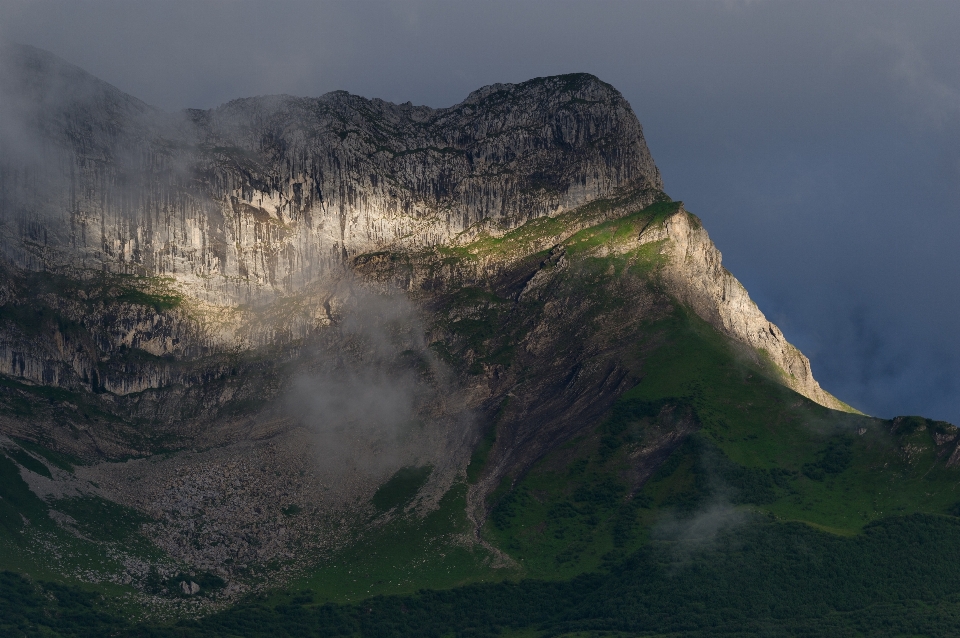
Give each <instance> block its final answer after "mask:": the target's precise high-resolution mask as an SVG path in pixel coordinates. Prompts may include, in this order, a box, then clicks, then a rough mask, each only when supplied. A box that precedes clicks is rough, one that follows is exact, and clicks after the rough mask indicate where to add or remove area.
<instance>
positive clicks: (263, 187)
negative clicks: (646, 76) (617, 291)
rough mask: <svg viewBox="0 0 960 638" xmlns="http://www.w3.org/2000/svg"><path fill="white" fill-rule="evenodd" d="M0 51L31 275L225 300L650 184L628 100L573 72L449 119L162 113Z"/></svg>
mask: <svg viewBox="0 0 960 638" xmlns="http://www.w3.org/2000/svg"><path fill="white" fill-rule="evenodd" d="M2 57H3V72H2V74H0V81H2V87H3V92H4V94H5V95H7V96H13V97H7V98H5V99H4V105H3V108H4V111H5V115H6V118H5V119H7V120H8V121H12V122H15V126H16V129H17V131H9V130H6V131H5V141H6V142H7V146H8V151H7V152H5V153H4V154H3V158H2V159H0V198H2V200H0V223H2V228H3V233H2V237H0V241H2V250H3V254H4V255H6V256H7V258H8V259H9V260H11V261H12V262H13V263H14V264H16V265H18V266H20V267H23V268H25V269H28V270H39V269H43V268H51V267H56V266H65V265H66V266H70V267H73V268H92V269H97V270H100V269H106V270H109V271H112V272H119V273H131V274H138V275H146V276H154V275H161V276H170V277H174V278H176V279H177V280H178V281H179V282H181V283H182V284H184V285H186V286H187V287H188V288H189V289H190V291H191V293H192V294H193V295H195V296H197V297H202V298H205V299H206V300H208V301H213V302H215V303H221V304H229V303H234V302H236V301H239V300H243V299H250V298H252V297H257V296H258V295H259V294H260V293H262V292H274V293H277V292H279V293H287V294H289V293H291V292H296V291H298V290H300V289H301V288H302V287H303V286H304V285H306V284H308V283H310V282H313V281H316V280H318V279H320V278H323V276H324V274H325V273H329V272H330V271H331V270H336V269H340V268H342V266H343V264H344V262H345V260H346V259H348V258H350V257H352V256H355V255H357V254H361V253H366V252H371V251H376V250H384V249H387V248H391V247H394V248H396V247H404V248H415V247H422V246H429V245H434V244H438V243H450V242H455V241H457V240H459V239H462V238H463V237H470V236H472V235H475V234H476V233H478V232H481V231H482V232H487V233H493V234H497V233H501V232H503V231H504V230H507V229H509V228H513V227H516V226H517V225H519V224H522V223H524V222H525V221H528V220H530V219H533V218H537V217H541V216H545V215H553V214H556V213H558V212H562V211H564V210H568V209H571V208H574V207H577V206H579V205H582V204H584V203H587V202H589V201H591V200H593V199H596V198H601V197H608V196H611V195H614V194H616V193H618V192H623V191H629V190H634V189H638V188H654V189H659V188H660V187H661V183H660V178H659V174H658V172H657V169H656V167H655V165H654V163H653V160H652V158H651V157H650V153H649V151H648V150H647V147H646V144H645V143H644V139H643V134H642V131H641V127H640V124H639V122H638V121H637V118H636V116H635V115H634V114H633V112H632V110H631V109H630V106H629V105H628V104H627V102H626V101H625V100H624V99H623V97H622V96H621V95H620V94H619V93H618V92H617V91H616V90H615V89H613V88H612V87H610V86H609V85H607V84H604V83H603V82H601V81H599V80H598V79H597V78H595V77H593V76H589V75H583V74H581V75H568V76H559V77H553V78H540V79H536V80H531V81H529V82H525V83H523V84H518V85H493V86H489V87H485V88H483V89H480V90H478V91H475V92H474V93H472V94H471V95H470V96H468V97H467V99H466V100H464V101H463V102H462V103H460V104H457V105H455V106H453V107H450V108H446V109H430V108H427V107H415V106H412V105H410V104H405V105H394V104H389V103H386V102H383V101H381V100H367V99H364V98H361V97H357V96H353V95H349V94H347V93H345V92H334V93H330V94H327V95H324V96H322V97H319V98H295V97H290V96H270V97H259V98H249V99H242V100H235V101H233V102H230V103H228V104H226V105H223V106H221V107H219V108H217V109H213V110H210V111H188V112H186V113H182V114H178V115H169V114H164V113H160V112H158V111H156V110H155V109H152V108H150V107H149V106H147V105H145V104H143V103H141V102H139V101H138V100H136V99H134V98H131V97H129V96H127V95H125V94H123V93H122V92H120V91H118V90H117V89H115V88H114V87H112V86H110V85H107V84H105V83H103V82H101V81H99V80H97V79H96V78H93V77H92V76H89V75H88V74H86V73H84V72H83V71H81V70H80V69H77V68H76V67H72V66H70V65H68V64H66V63H64V62H62V61H60V60H58V59H56V58H54V57H53V56H50V55H49V54H46V53H44V52H42V51H38V50H35V49H30V48H26V47H17V48H10V49H7V50H6V51H5V52H4V53H3V56H2ZM8 128H9V127H8ZM14 142H15V143H14Z"/></svg>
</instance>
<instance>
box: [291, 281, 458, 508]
mask: <svg viewBox="0 0 960 638" xmlns="http://www.w3.org/2000/svg"><path fill="white" fill-rule="evenodd" d="M340 290H341V291H342V292H341V293H338V294H337V295H336V296H335V297H334V298H332V299H331V301H330V302H328V303H329V305H330V307H331V314H332V315H334V321H335V323H334V324H333V325H332V326H330V327H329V328H328V330H329V331H330V334H329V338H328V339H327V340H326V343H328V344H329V345H330V346H332V347H329V348H328V347H323V348H322V349H321V350H320V351H318V352H316V353H315V354H314V355H313V361H312V363H311V365H310V366H309V370H308V371H306V372H302V373H299V374H297V375H296V376H295V378H294V380H293V383H292V386H291V388H290V391H289V392H288V394H287V396H286V400H285V406H286V410H287V412H288V413H289V414H290V415H291V416H292V417H293V418H294V419H296V421H297V422H298V423H299V424H300V425H301V426H302V427H303V428H305V430H306V431H307V432H309V436H308V440H310V441H311V442H312V448H313V449H314V450H315V458H316V461H317V466H318V468H317V469H318V471H319V472H320V474H321V475H322V476H324V477H326V480H327V481H329V482H330V483H331V484H342V483H343V482H349V481H351V480H360V481H371V480H372V481H374V482H382V481H383V480H384V479H386V478H389V477H390V476H391V475H392V474H393V473H394V472H396V471H397V470H398V469H400V468H402V467H410V466H417V467H423V466H431V467H432V468H433V473H432V477H431V483H433V484H438V485H437V486H438V487H439V486H440V485H439V484H443V486H444V487H445V486H448V485H449V484H450V482H451V481H452V480H453V478H454V477H455V475H456V474H457V472H459V471H460V470H461V469H463V466H464V463H465V461H466V457H465V456H464V454H465V453H464V450H469V449H470V446H469V445H467V443H469V442H471V441H472V439H473V437H474V428H473V419H472V415H471V413H470V411H469V410H467V409H466V407H465V405H464V401H463V398H462V396H461V392H460V389H459V388H458V387H457V383H456V381H455V379H454V376H453V375H452V374H451V373H450V371H449V370H448V369H447V368H446V366H445V365H444V364H443V362H441V361H440V360H439V359H438V358H437V357H436V355H435V354H434V353H433V351H432V350H431V349H430V348H429V347H428V345H427V343H426V340H425V338H424V335H425V328H424V326H423V323H422V321H421V318H420V316H419V314H418V312H417V309H416V307H415V306H414V305H413V304H412V303H411V302H410V301H409V300H408V299H407V298H406V297H405V296H404V295H403V294H402V293H400V292H397V291H392V290H386V291H384V290H380V291H372V290H370V289H367V288H364V287H362V286H361V285H360V284H359V283H358V282H356V281H355V280H353V279H352V278H347V279H345V280H344V281H342V282H341V283H340ZM308 356H309V355H308ZM433 491H435V490H428V492H433Z"/></svg>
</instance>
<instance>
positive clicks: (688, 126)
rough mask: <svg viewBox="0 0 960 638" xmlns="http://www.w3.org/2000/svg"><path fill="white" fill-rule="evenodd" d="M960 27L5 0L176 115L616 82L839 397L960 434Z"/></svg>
mask: <svg viewBox="0 0 960 638" xmlns="http://www.w3.org/2000/svg"><path fill="white" fill-rule="evenodd" d="M958 33H960V2H957V1H956V0H952V1H950V2H916V1H914V2H898V3H883V2H878V1H876V0H872V1H870V2H838V1H836V0H834V1H831V2H824V3H819V2H812V1H803V2H801V1H795V2H786V1H773V0H768V1H764V0H753V1H736V0H727V1H724V0H713V1H710V2H682V1H678V0H669V1H664V2H640V1H634V2H612V1H610V2H605V1H602V0H591V1H580V2H561V1H541V2H523V1H518V0H511V1H510V2H495V1H491V0H483V1H477V0H474V1H472V2H450V1H447V2H415V1H402V2H401V1H394V2H378V3H374V2H362V1H359V0H354V1H352V2H343V3H332V2H282V1H277V0H273V1H270V2H201V1H198V0H165V1H164V2H154V3H140V2H132V1H130V2H127V1H124V2H119V1H115V2H102V1H95V0H86V1H84V2H76V1H59V2H42V1H31V2H19V1H13V0H0V37H6V38H7V39H12V40H15V41H19V42H22V43H25V44H32V45H35V46H38V47H41V48H44V49H47V50H49V51H52V52H53V53H55V54H57V55H59V56H61V57H63V58H65V59H66V60H68V61H70V62H72V63H74V64H77V65H79V66H81V67H83V68H85V69H86V70H88V71H90V72H91V73H93V74H94V75H97V76H99V77H100V78H102V79H104V80H107V81H108V82H110V83H112V84H114V85H116V86H117V87H119V88H121V89H122V90H124V91H127V92H128V93H131V94H133V95H135V96H137V97H139V98H141V99H143V100H145V101H147V102H149V103H151V104H154V105H156V106H160V107H162V108H165V109H170V110H173V109H179V108H184V107H196V108H208V107H213V106H216V105H218V104H221V103H223V102H225V101H227V100H229V99H232V98H235V97H242V96H250V95H262V94H270V93H290V94H295V95H320V94H322V93H325V92H327V91H332V90H336V89H346V90H348V91H350V92H352V93H357V94H360V95H363V96H366V97H379V98H383V99H386V100H390V101H394V102H406V101H408V100H411V101H413V102H414V103H418V104H427V105H429V106H434V107H440V106H449V105H451V104H454V103H456V102H459V101H460V100H462V99H463V98H464V97H465V96H466V95H467V93H469V92H470V91H471V90H473V89H476V88H478V87H480V86H482V85H485V84H491V83H494V82H519V81H523V80H526V79H529V78H531V77H536V76H542V75H550V74H557V73H567V72H572V71H587V72H590V73H594V74H596V75H598V76H600V78H602V79H603V80H606V81H607V82H610V83H611V84H613V85H614V86H616V87H617V88H618V89H620V91H622V92H623V94H624V95H625V96H626V97H627V99H628V100H629V101H630V103H631V104H632V105H633V108H634V110H635V111H636V112H637V115H638V116H639V117H640V121H641V122H642V123H643V125H644V131H645V133H646V136H647V141H648V143H649V145H650V148H651V151H652V152H653V156H654V159H655V160H656V161H657V164H658V165H659V167H660V169H661V172H662V174H663V179H664V183H665V186H666V189H667V192H668V193H669V194H670V195H671V196H672V197H673V198H674V199H680V200H683V201H684V202H686V204H687V208H688V209H689V210H691V211H692V212H694V213H696V214H697V215H699V216H700V217H701V218H702V219H703V220H704V222H705V225H706V227H707V229H708V231H709V232H710V234H711V236H712V237H713V239H714V241H715V242H716V243H717V245H718V246H719V247H720V249H721V251H722V252H723V255H724V263H725V265H726V266H727V268H729V269H730V270H731V271H732V272H733V273H734V275H736V276H737V277H738V278H739V279H740V280H741V281H742V282H743V283H744V285H745V286H746V287H747V289H748V290H749V291H750V293H751V295H752V296H753V298H754V299H755V300H756V301H757V303H758V304H759V306H760V308H761V309H762V310H763V311H764V312H765V313H766V314H767V316H768V317H769V318H770V319H772V320H773V321H774V322H776V323H777V324H778V325H780V327H781V328H782V329H783V331H784V333H785V334H786V335H787V337H788V338H789V339H790V340H791V341H792V342H793V343H794V344H796V345H797V346H798V347H800V349H801V350H803V352H804V353H806V354H807V355H808V356H809V357H810V358H811V360H812V363H813V371H814V376H815V377H816V378H817V379H818V380H819V381H820V383H821V384H822V385H823V386H824V387H825V388H826V389H827V390H829V391H830V392H832V393H834V394H835V395H837V396H838V397H840V398H841V399H843V400H845V401H847V402H848V403H851V404H852V405H854V406H856V407H858V408H860V409H861V410H864V411H865V412H868V413H870V414H874V415H877V416H884V417H889V416H894V415H897V414H923V415H925V416H930V417H935V418H941V419H947V420H950V421H952V422H954V423H958V424H960V257H958V254H960V251H958V245H957V244H958V240H960V37H958V35H957V34H958Z"/></svg>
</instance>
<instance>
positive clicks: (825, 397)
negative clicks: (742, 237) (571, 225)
mask: <svg viewBox="0 0 960 638" xmlns="http://www.w3.org/2000/svg"><path fill="white" fill-rule="evenodd" d="M659 240H667V241H666V242H664V245H663V249H662V251H663V254H664V255H666V256H667V257H668V260H667V262H666V267H665V268H664V269H663V277H664V279H665V281H666V282H667V283H668V286H669V289H670V291H671V293H672V294H674V295H675V296H676V297H677V298H678V299H679V300H680V301H682V302H683V303H684V304H685V305H687V306H688V307H690V308H691V309H693V311H694V312H696V313H697V314H698V315H699V316H700V318H702V319H704V320H705V321H707V323H709V324H711V325H712V326H714V327H715V328H717V329H718V330H720V331H721V332H722V333H723V334H725V335H727V336H728V337H731V338H733V339H735V340H736V341H739V342H740V343H743V344H745V345H747V346H749V347H750V348H752V349H754V350H756V351H757V352H758V353H760V354H761V355H762V356H764V357H766V358H767V359H768V360H769V362H771V363H773V364H774V366H776V369H777V370H778V371H779V373H780V378H781V381H782V383H783V384H784V385H785V386H787V387H788V388H791V389H792V390H794V391H796V392H798V393H800V394H802V395H803V396H805V397H807V398H808V399H811V400H813V401H816V402H817V403H819V404H820V405H825V406H827V407H828V408H833V409H835V410H845V411H848V410H850V407H849V406H848V405H846V404H845V403H843V402H842V401H839V400H838V399H837V398H836V397H834V396H833V395H831V394H829V393H828V392H825V391H824V390H823V389H822V388H821V387H820V384H819V383H817V381H816V379H814V378H813V372H812V371H811V370H810V360H809V359H807V357H806V356H804V354H803V353H802V352H800V351H799V350H797V349H796V348H795V347H794V346H793V345H791V344H790V343H789V342H788V341H787V340H786V338H785V337H784V336H783V333H782V332H781V331H780V328H778V327H777V326H775V325H774V324H773V323H771V322H770V321H768V320H767V318H766V317H765V316H764V315H763V313H762V312H761V311H760V309H759V308H757V304H755V303H754V302H753V300H752V299H750V295H749V294H748V293H747V291H746V289H745V288H744V287H743V286H742V285H741V284H740V282H739V281H737V279H736V277H734V276H733V275H731V274H730V272H729V271H727V269H726V268H724V267H723V266H722V265H721V259H722V256H721V255H720V251H719V250H717V247H716V246H714V244H713V242H712V241H711V240H710V237H709V236H708V235H707V231H706V230H705V229H704V228H703V225H702V224H701V223H700V220H699V219H697V218H696V217H695V216H693V215H691V214H690V213H688V212H686V211H680V212H678V213H676V214H674V215H672V216H670V217H669V218H668V219H667V220H666V221H664V222H663V224H662V225H656V226H652V227H651V228H648V229H647V230H645V231H644V232H643V234H642V235H641V236H640V242H641V243H646V242H654V241H659Z"/></svg>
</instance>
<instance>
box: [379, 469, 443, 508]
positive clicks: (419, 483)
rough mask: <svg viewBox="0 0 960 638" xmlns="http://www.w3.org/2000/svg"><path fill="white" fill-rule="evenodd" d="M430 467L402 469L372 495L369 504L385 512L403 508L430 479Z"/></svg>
mask: <svg viewBox="0 0 960 638" xmlns="http://www.w3.org/2000/svg"><path fill="white" fill-rule="evenodd" d="M432 472H433V467H432V466H429V465H427V466H424V467H403V468H400V469H399V470H397V471H396V473H395V474H394V475H393V476H392V477H391V478H390V480H388V481H387V482H386V483H384V484H383V485H381V486H380V487H379V489H377V492H376V493H375V494H374V495H373V498H372V499H371V502H372V503H373V506H374V507H375V508H377V510H379V511H381V512H386V511H387V510H390V509H393V508H395V507H403V506H404V505H406V504H408V503H409V502H410V501H412V500H413V499H414V497H415V496H416V495H417V492H419V491H420V488H421V487H423V485H424V484H425V483H426V482H427V479H428V478H430V474H431V473H432Z"/></svg>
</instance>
